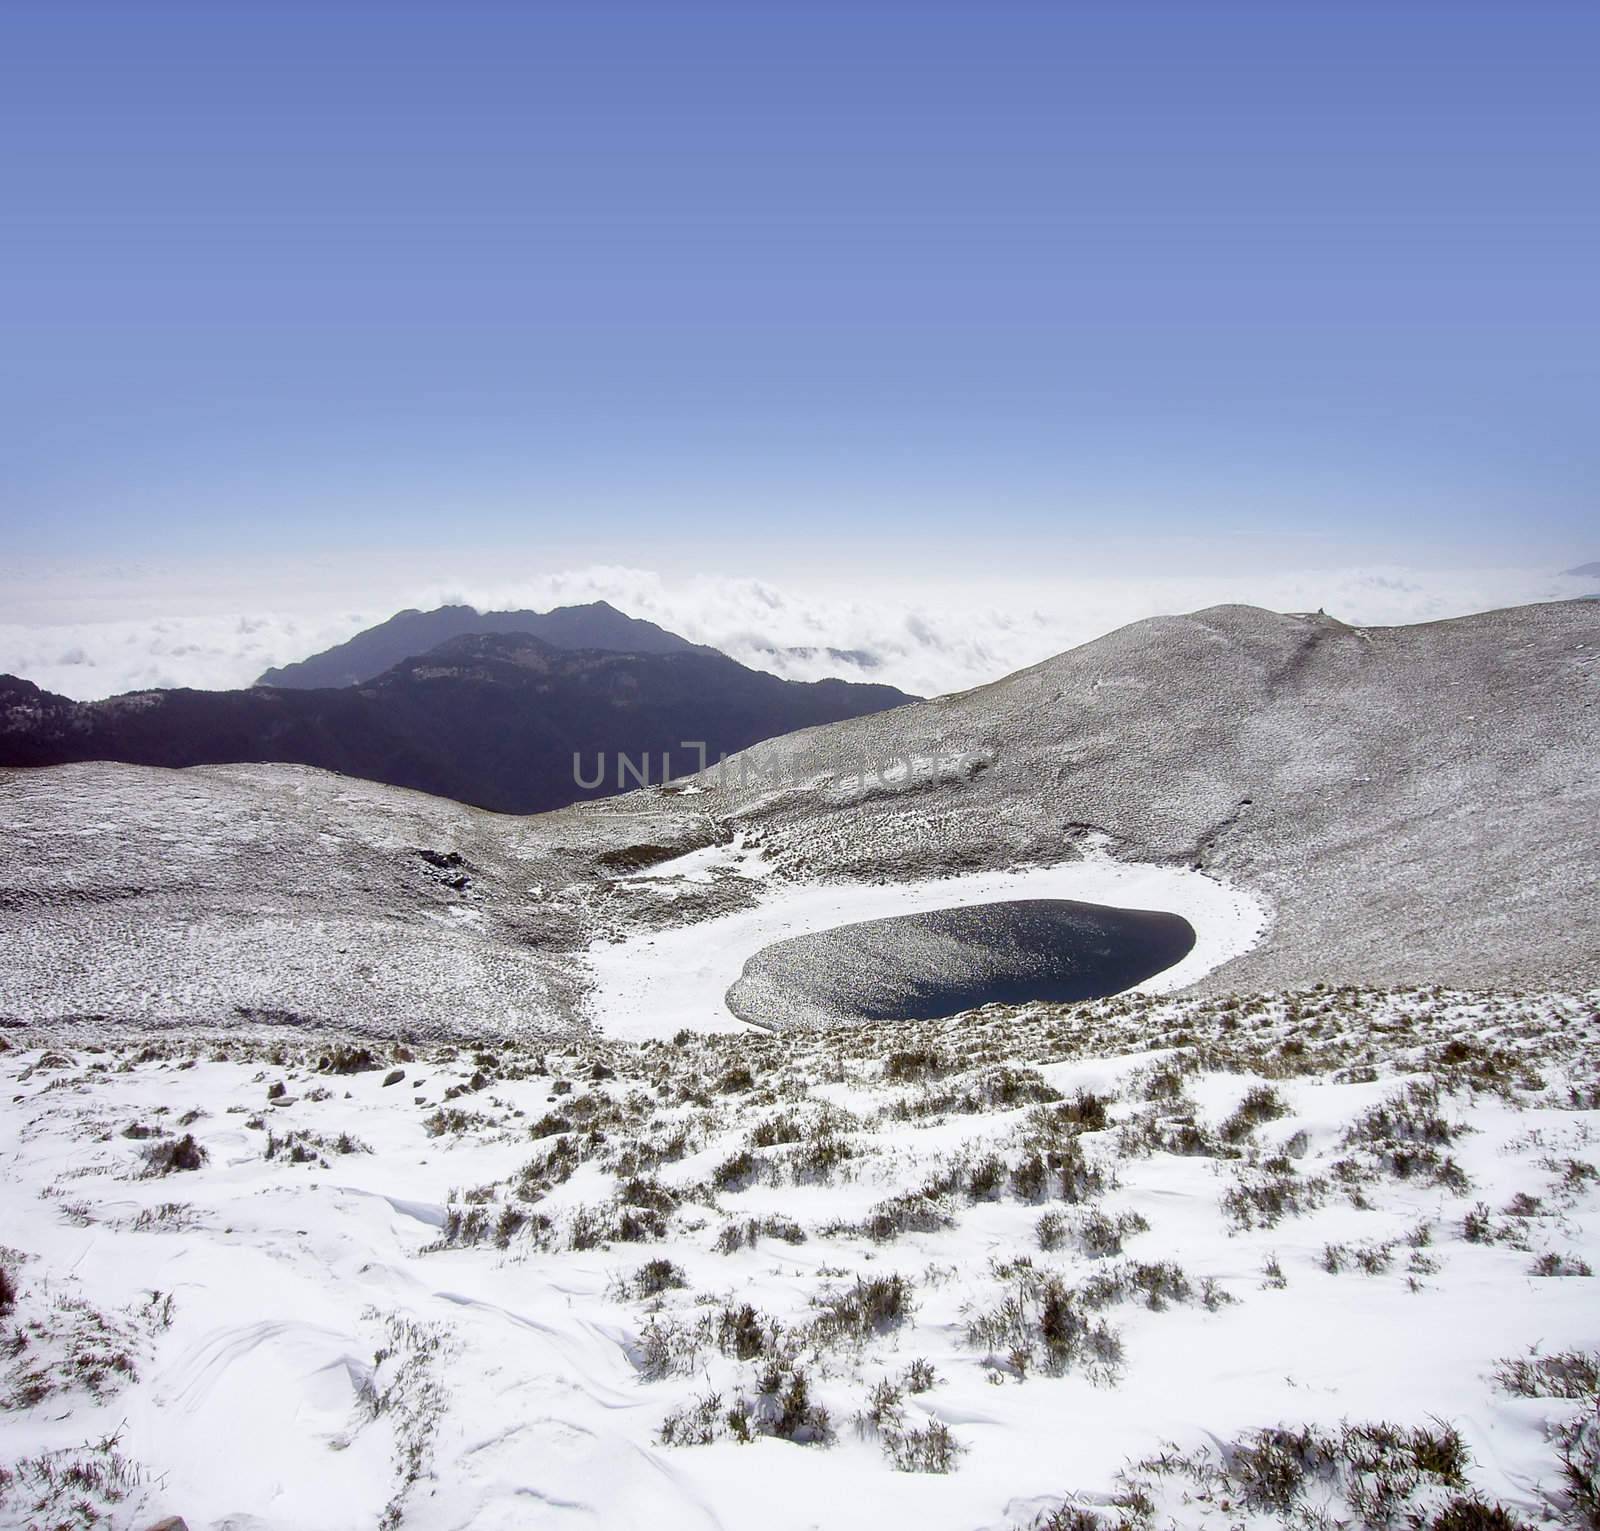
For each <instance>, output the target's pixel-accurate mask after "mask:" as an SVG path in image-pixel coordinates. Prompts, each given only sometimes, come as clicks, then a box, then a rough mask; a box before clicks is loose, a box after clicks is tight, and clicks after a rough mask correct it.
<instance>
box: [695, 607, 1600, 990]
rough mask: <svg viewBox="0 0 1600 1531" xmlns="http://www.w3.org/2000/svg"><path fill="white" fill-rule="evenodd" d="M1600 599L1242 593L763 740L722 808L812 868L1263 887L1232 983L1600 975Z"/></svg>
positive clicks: (787, 868)
mask: <svg viewBox="0 0 1600 1531" xmlns="http://www.w3.org/2000/svg"><path fill="white" fill-rule="evenodd" d="M1597 738H1600V608H1597V607H1596V606H1595V605H1594V604H1592V603H1586V602H1580V601H1573V602H1563V603H1556V604H1550V605H1540V606H1525V607H1519V608H1516V609H1514V610H1509V611H1499V612H1487V613H1484V614H1482V615H1479V616H1472V617H1462V618H1459V619H1457V620H1453V621H1448V622H1434V623H1427V624H1423V625H1420V626H1414V627H1394V628H1367V629H1362V628H1351V627H1346V626H1344V625H1343V624H1342V623H1340V622H1337V621H1335V620H1333V619H1332V618H1330V617H1326V616H1323V615H1321V614H1320V613H1319V614H1314V615H1281V614H1278V613H1275V612H1267V611H1261V610H1258V609H1256V608H1253V607H1244V606H1229V607H1218V608H1214V609H1211V610H1207V611H1201V612H1196V613H1194V614H1193V615H1191V616H1185V617H1163V618H1159V619H1155V620H1152V621H1148V622H1139V623H1135V624H1134V625H1133V626H1131V627H1127V628H1123V629H1121V630H1120V631H1118V632H1115V633H1111V634H1109V635H1108V636H1107V637H1105V638H1102V639H1099V640H1097V641H1095V642H1093V643H1089V644H1085V645H1084V646H1083V647H1081V648H1077V649H1073V650H1072V651H1070V652H1069V653H1066V654H1062V655H1059V656H1058V657H1057V658H1055V659H1051V660H1048V661H1046V662H1045V663H1044V664H1041V665H1038V666H1036V667H1034V668H1033V669H1031V670H1025V671H1023V672H1021V673H1020V674H1017V675H1013V676H1009V677H1007V678H1006V679H1005V680H1001V681H997V682H995V684H993V685H991V686H985V687H981V688H979V689H978V690H975V691H968V692H963V693H961V694H960V695H957V696H951V697H943V698H939V699H937V700H934V701H931V702H926V703H923V704H920V705H918V706H915V707H904V708H900V709H898V710H897V711H895V712H893V713H889V714H885V715H883V716H881V717H876V718H861V719H856V720H854V721H852V722H849V723H843V724H837V725H833V726H831V727H827V728H820V729H812V730H808V731H806V732H804V733H800V734H793V735H789V736H787V737H786V738H783V739H776V740H771V741H768V742H767V743H766V744H763V745H758V746H756V747H755V748H753V749H751V750H748V751H746V752H745V753H744V754H743V755H740V756H736V757H734V758H733V759H732V760H730V761H729V762H728V763H727V765H726V767H725V769H724V770H723V771H722V772H721V773H719V775H718V777H717V778H716V779H715V780H714V781H713V783H712V784H711V785H712V790H710V791H708V792H706V793H705V794H703V795H699V796H696V797H694V798H693V799H692V800H691V801H692V802H693V803H694V804H695V805H696V806H697V807H698V808H700V809H702V810H703V809H705V808H706V807H707V806H708V805H710V806H712V807H713V808H714V811H715V812H717V813H718V814H719V815H721V816H722V817H723V818H724V819H725V820H726V821H727V822H729V823H731V824H734V825H736V826H738V827H739V828H740V829H741V830H742V831H744V832H745V833H746V834H747V835H748V836H750V837H751V838H753V839H756V840H759V842H760V843H761V844H762V845H763V846H764V848H765V849H766V851H767V852H768V854H769V855H770V856H771V857H772V858H773V859H774V860H775V861H776V863H777V865H778V867H779V869H780V871H782V872H786V873H789V874H792V875H794V876H797V877H802V878H828V877H839V876H844V877H859V878H868V879H882V878H906V877H913V876H925V875H930V874H934V875H937V874H939V873H948V872H954V871H963V870H970V869H975V868H993V867H1002V866H1008V865H1011V864H1013V863H1015V862H1018V861H1056V860H1059V859H1061V858H1063V857H1070V856H1071V855H1072V854H1073V853H1074V846H1075V845H1077V844H1079V843H1082V842H1084V841H1085V840H1087V841H1090V842H1094V843H1104V844H1106V845H1108V846H1109V848H1110V851H1111V853H1112V854H1113V855H1114V856H1115V857H1116V858H1117V859H1118V860H1121V861H1126V862H1133V863H1145V862H1154V863H1160V864H1176V865H1182V866H1190V867H1195V868H1198V869H1201V870H1203V871H1205V872H1207V873H1211V874H1214V875H1217V876H1220V877H1222V878H1223V879H1225V880H1227V881H1229V882H1232V883H1234V884H1236V885H1237V886H1239V887H1241V888H1243V889H1244V890H1246V891H1247V892H1249V893H1251V894H1252V895H1254V896H1255V897H1257V898H1259V899H1261V900H1263V901H1264V902H1265V903H1266V904H1267V905H1268V906H1269V907H1270V908H1271V909H1272V911H1273V913H1274V916H1275V918H1274V922H1273V925H1272V928H1271V930H1270V931H1269V932H1268V933H1267V935H1266V936H1265V938H1264V939H1263V940H1262V941H1261V943H1260V944H1258V945H1257V946H1255V947H1254V948H1253V949H1252V950H1251V951H1250V952H1248V953H1246V954H1243V955H1241V956H1239V957H1238V958H1237V959H1236V960H1235V961H1233V962H1230V963H1228V964H1226V965H1225V966H1223V967H1220V968H1217V969H1215V970H1214V971H1213V972H1212V973H1211V974H1210V975H1209V977H1208V978H1207V979H1206V980H1205V981H1206V983H1207V985H1208V986H1209V987H1211V988H1214V989H1223V988H1227V987H1230V986H1258V985H1265V986H1274V985H1281V984H1288V983H1302V982H1313V981H1317V980H1324V979H1325V980H1333V981H1345V980H1348V981H1352V982H1358V981H1370V982H1384V983H1390V982H1396V983H1398V982H1445V983H1451V982H1475V983H1493V982H1511V983H1530V984H1532V983H1540V982H1547V981H1551V980H1553V979H1555V978H1557V977H1562V976H1565V977H1566V978H1568V979H1570V980H1572V981H1581V982H1586V983H1587V982H1595V981H1600V833H1597V832H1596V831H1597V828H1600V751H1597V750H1596V747H1595V741H1596V739H1597Z"/></svg>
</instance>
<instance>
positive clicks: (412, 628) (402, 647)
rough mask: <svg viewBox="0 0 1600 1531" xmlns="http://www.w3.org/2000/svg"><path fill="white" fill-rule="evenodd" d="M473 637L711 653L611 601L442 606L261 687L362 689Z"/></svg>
mask: <svg viewBox="0 0 1600 1531" xmlns="http://www.w3.org/2000/svg"><path fill="white" fill-rule="evenodd" d="M473 633H500V634H505V633H527V634H529V635H531V636H532V637H535V638H540V639H543V641H544V642H546V643H548V644H549V645H550V646H551V647H552V648H558V649H609V650H611V651H612V652H613V653H618V654H690V653H693V654H714V653H716V652H717V651H716V650H715V649H708V648H705V647H703V646H702V645H700V644H697V643H690V642H689V640H688V639H687V638H680V637H679V636H678V635H677V634H676V633H669V632H668V631H667V630H666V629H665V628H664V627H657V626H656V624H655V623H654V622H645V621H643V620H641V619H640V618H638V617H630V616H628V615H627V613H626V612H621V611H618V610H617V608H616V607H615V606H612V605H611V604H610V603H609V602H607V601H592V602H590V603H589V604H588V605H584V606H557V607H556V608H555V609H554V610H552V611H543V612H541V611H479V610H478V609H477V608H476V607H473V606H439V607H436V608H435V609H434V610H433V611H416V610H414V609H413V610H407V611H402V612H397V613H396V614H395V615H394V616H392V617H390V618H389V620H388V621H387V622H380V623H379V624H378V625H377V626H376V627H369V628H367V629H366V630H365V631H364V632H359V633H357V634H356V635H355V637H353V638H350V639H348V640H347V641H346V642H344V643H340V644H336V645H335V646H334V647H333V648H331V649H324V650H323V651H322V652H321V653H320V654H313V655H312V656H311V657H310V658H309V659H302V660H299V661H298V662H297V663H295V664H286V665H282V666H280V667H278V668H277V669H273V670H268V671H266V672H265V673H264V674H263V675H262V676H261V677H260V679H258V680H257V681H256V684H257V685H258V686H279V687H283V688H284V689H287V690H295V691H314V690H318V689H320V688H323V687H326V686H359V685H361V684H362V683H363V682H365V681H369V680H373V679H375V678H376V677H377V676H379V675H382V674H383V672H384V671H385V670H391V669H393V668H394V667H395V666H396V665H397V664H400V663H402V662H403V661H404V660H407V659H411V658H413V657H414V656H416V655H418V654H426V653H428V652H429V651H430V650H432V649H436V648H438V646H439V645H440V644H441V643H448V642H449V641H450V640H451V639H452V638H463V637H466V636H468V635H469V634H473Z"/></svg>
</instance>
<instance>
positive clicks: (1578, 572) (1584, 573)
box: [1561, 559, 1600, 579]
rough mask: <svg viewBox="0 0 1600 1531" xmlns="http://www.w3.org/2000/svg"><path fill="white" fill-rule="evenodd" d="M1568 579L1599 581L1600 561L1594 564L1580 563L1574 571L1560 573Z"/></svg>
mask: <svg viewBox="0 0 1600 1531" xmlns="http://www.w3.org/2000/svg"><path fill="white" fill-rule="evenodd" d="M1561 572H1562V573H1563V574H1564V575H1565V576H1567V578H1569V579H1600V559H1596V560H1595V562H1594V563H1581V564H1579V565H1578V567H1577V568H1576V569H1563V570H1562V571H1561Z"/></svg>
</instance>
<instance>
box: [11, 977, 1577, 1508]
mask: <svg viewBox="0 0 1600 1531" xmlns="http://www.w3.org/2000/svg"><path fill="white" fill-rule="evenodd" d="M1597 1002H1600V993H1591V994H1588V995H1577V994H1574V995H1558V994H1540V995H1493V994H1477V995H1467V994H1449V993H1433V992H1405V993H1392V994H1391V993H1364V992H1358V991H1343V992H1336V991H1333V990H1318V991H1315V992H1309V993H1300V994H1292V995H1267V996H1245V997H1243V998H1239V999H1229V1000H1203V999H1202V1000H1196V999H1172V998H1156V997H1149V998H1119V999H1113V1000H1108V1001H1100V1002H1096V1003H1093V1004H1088V1005H1083V1006H1077V1007H1071V1008H1053V1007H1043V1008H1038V1009H1034V1010H1028V1011H1011V1010H1003V1009H994V1010H989V1011H985V1012H980V1013H977V1014H975V1015H971V1016H968V1017H964V1018H960V1019H957V1020H953V1021H948V1022H942V1023H937V1024H933V1025H909V1024H908V1025H891V1026H884V1027H880V1028H871V1029H867V1028H855V1029H835V1030H831V1031H826V1032H820V1033H808V1034H798V1035H787V1036H783V1037H760V1036H754V1037H752V1036H748V1035H745V1036H723V1037H705V1038H694V1037H688V1038H685V1039H683V1040H682V1041H680V1042H677V1043H669V1042H647V1043H619V1042H612V1041H606V1040H604V1039H596V1040H593V1041H591V1042H588V1043H585V1044H582V1045H580V1046H576V1047H574V1046H556V1047H551V1048H544V1047H534V1046H529V1045H525V1044H521V1043H513V1044H508V1045H496V1046H489V1047H477V1048H473V1047H467V1048H459V1049H458V1048H454V1047H443V1046H438V1045H434V1046H419V1047H417V1048H415V1049H398V1050H397V1049H394V1048H392V1047H389V1046H380V1045H377V1044H371V1043H367V1042H362V1041H361V1040H359V1039H356V1040H351V1039H348V1038H346V1039H337V1038H324V1037H320V1036H316V1035H310V1034H305V1033H301V1034H298V1035H297V1034H295V1033H287V1034H286V1033H284V1032H283V1031H282V1030H281V1029H280V1030H277V1031H272V1030H269V1029H265V1028H261V1027H247V1028H244V1029H242V1030H241V1029H239V1028H229V1029H215V1030H212V1031H210V1032H209V1033H194V1034H189V1035H181V1034H179V1033H176V1032H171V1031H169V1032H167V1033H164V1034H161V1035H156V1036H151V1035H148V1034H146V1035H137V1034H135V1033H134V1032H133V1031H132V1030H131V1029H130V1028H127V1027H99V1028H96V1027H88V1026H77V1027H58V1028H53V1029H50V1030H48V1031H45V1032H43V1033H34V1034H30V1035H26V1036H21V1035H18V1034H16V1033H11V1034H10V1037H11V1043H12V1046H11V1047H10V1048H9V1050H7V1049H6V1048H5V1044H4V1042H3V1040H0V1102H3V1103H4V1104H0V1141H3V1142H4V1143H5V1145H6V1147H5V1152H4V1156H3V1158H0V1192H3V1203H0V1205H3V1211H4V1219H3V1226H4V1232H3V1234H0V1244H3V1245H5V1246H9V1247H6V1248H0V1270H3V1272H4V1278H3V1280H0V1526H5V1527H21V1526H25V1525H48V1526H56V1525H58V1524H61V1525H69V1526H74V1527H79V1526H82V1527H88V1526H97V1527H105V1528H108V1531H142V1528H144V1527H147V1526H149V1525H150V1524H151V1523H152V1522H153V1521H154V1520H156V1519H157V1518H158V1517H159V1516H163V1515H171V1514H181V1515H182V1516H184V1518H185V1520H186V1521H187V1524H188V1525H189V1527H190V1528H191V1531H368V1528H372V1527H375V1526H384V1527H391V1528H393V1527H398V1526H403V1527H408V1528H414V1531H464V1528H468V1527H471V1528H473V1531H484V1528H508V1531H509V1528H513V1527H515V1528H517V1531H544V1528H577V1527H600V1528H605V1531H631V1528H634V1527H641V1526H648V1527H652V1528H657V1527H659V1528H663V1531H666V1528H685V1531H687V1528H694V1531H716V1528H721V1531H744V1528H746V1527H750V1526H759V1527H762V1528H765V1531H815V1528H818V1527H826V1528H827V1531H881V1528H883V1527H889V1526H893V1527H900V1526H915V1527H917V1528H918V1531H1002V1528H1004V1531H1013V1528H1015V1531H1020V1528H1024V1527H1029V1526H1035V1527H1041V1528H1044V1531H1093V1528H1102V1531H1108V1528H1110V1527H1113V1526H1123V1527H1129V1528H1137V1531H1157V1528H1169V1527H1176V1528H1189V1527H1215V1528H1217V1531H1230V1528H1233V1527H1244V1528H1247V1531H1269V1528H1282V1527H1284V1526H1296V1527H1305V1528H1308V1531H1309V1528H1310V1527H1313V1526H1327V1525H1334V1524H1345V1525H1352V1526H1365V1527H1376V1526H1392V1527H1394V1528H1395V1531H1400V1528H1402V1527H1409V1526H1423V1527H1428V1528H1430V1531H1442V1528H1445V1527H1449V1528H1453V1531H1454V1528H1482V1531H1515V1528H1519V1527H1523V1526H1526V1525H1528V1524H1532V1523H1537V1524H1541V1525H1544V1524H1563V1523H1564V1524H1567V1525H1573V1526H1576V1525H1580V1524H1583V1522H1582V1521H1581V1519H1580V1518H1579V1512H1578V1511H1577V1510H1576V1509H1574V1508H1572V1505H1571V1498H1570V1496H1571V1494H1572V1492H1573V1489H1574V1484H1575V1483H1578V1484H1582V1483H1587V1484H1589V1485H1590V1486H1591V1488H1600V1478H1597V1477H1596V1474H1597V1473H1600V1441H1597V1440H1596V1439H1595V1438H1594V1437H1593V1435H1592V1432H1591V1434H1590V1435H1589V1436H1588V1437H1585V1436H1584V1435H1583V1433H1582V1425H1583V1421H1584V1418H1585V1416H1586V1414H1587V1416H1589V1417H1592V1416H1593V1414H1594V1409H1595V1406H1596V1401H1597V1397H1600V1375H1597V1373H1596V1366H1597V1365H1600V1354H1597V1352H1600V1326H1597V1323H1596V1315H1597V1312H1600V1301H1597V1298H1600V1293H1597V1280H1596V1278H1595V1276H1594V1275H1592V1274H1591V1271H1592V1268H1593V1267H1594V1266H1595V1265H1596V1264H1597V1263H1600V1155H1597V1151H1596V1145H1597V1142H1600V1109H1597V1107H1600V1075H1597V1073H1596V1064H1597V1060H1600V1049H1597V1046H1596V1043H1597V1034H1596V1028H1597V1024H1600V1022H1597V1019H1596V1015H1595V1006H1596V1003H1597ZM5 1035H6V1034H5V1033H0V1038H3V1037H4V1036H5ZM364 1047H365V1048H367V1049H368V1051H367V1052H365V1053H363V1051H362V1048H364ZM395 1075H399V1076H400V1077H399V1078H395V1077H394V1076H395ZM6 1290H9V1291H11V1292H12V1293H13V1294H14V1296H13V1297H12V1299H11V1301H10V1304H9V1306H8V1303H7V1301H6V1300H5V1291H6ZM1262 1431H1265V1432H1268V1433H1267V1434H1266V1435H1261V1434H1258V1433H1257V1432H1262ZM1563 1441H1565V1442H1566V1443H1567V1444H1566V1447H1565V1448H1564V1447H1563ZM1563 1449H1566V1451H1567V1453H1568V1455H1569V1457H1570V1459H1571V1461H1572V1463H1573V1465H1574V1471H1575V1472H1576V1474H1577V1477H1576V1478H1575V1479H1574V1478H1569V1476H1568V1473H1567V1471H1566V1470H1565V1469H1564V1467H1563V1463H1562V1452H1563ZM1141 1464H1143V1465H1141ZM1124 1470H1126V1472H1127V1473H1128V1477H1127V1478H1125V1479H1119V1476H1118V1475H1119V1473H1120V1472H1123V1471H1124ZM1069 1497H1071V1498H1075V1499H1076V1504H1075V1505H1073V1504H1069V1503H1068V1500H1069ZM1475 1502H1484V1503H1488V1504H1491V1505H1492V1504H1499V1505H1502V1506H1504V1507H1505V1508H1504V1510H1503V1512H1502V1514H1501V1517H1500V1518H1485V1517H1486V1514H1487V1512H1485V1511H1479V1512H1478V1518H1470V1517H1469V1511H1468V1510H1466V1509H1463V1508H1462V1507H1463V1505H1468V1506H1470V1505H1471V1504H1473V1503H1475ZM1452 1506H1453V1507H1454V1508H1453V1510H1452V1511H1451V1513H1452V1514H1453V1516H1454V1518H1451V1519H1446V1520H1438V1519H1436V1518H1435V1517H1436V1516H1437V1515H1438V1514H1440V1513H1441V1512H1444V1511H1446V1510H1447V1509H1450V1507H1452ZM1324 1510H1326V1511H1327V1512H1328V1514H1329V1515H1330V1516H1331V1517H1332V1518H1331V1519H1324V1520H1319V1519H1317V1518H1316V1517H1317V1515H1318V1513H1319V1512H1322V1511H1324ZM1380 1511H1381V1512H1382V1513H1381V1514H1380V1513H1379V1512H1380ZM1412 1515H1415V1516H1416V1517H1417V1518H1416V1519H1410V1518H1408V1517H1410V1516H1412ZM1559 1517H1568V1518H1566V1519H1565V1520H1562V1519H1559Z"/></svg>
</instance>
